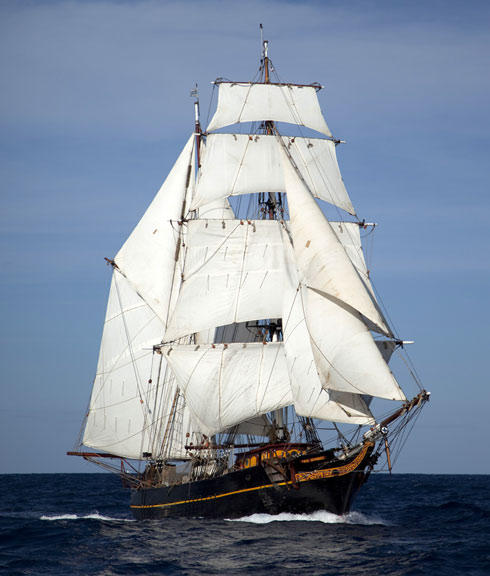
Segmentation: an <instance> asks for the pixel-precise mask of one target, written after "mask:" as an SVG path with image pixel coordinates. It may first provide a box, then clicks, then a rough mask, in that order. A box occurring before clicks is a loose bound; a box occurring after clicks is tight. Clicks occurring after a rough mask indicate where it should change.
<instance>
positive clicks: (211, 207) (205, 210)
mask: <svg viewBox="0 0 490 576" xmlns="http://www.w3.org/2000/svg"><path fill="white" fill-rule="evenodd" d="M191 210H194V208H192V207H191ZM234 217H235V214H234V213H233V210H232V208H231V206H230V203H229V201H228V198H217V199H216V200H212V201H211V202H209V203H207V204H206V205H205V206H202V207H201V208H200V210H199V218H201V219H203V220H204V219H205V220H211V219H216V220H231V219H233V218H234Z"/></svg>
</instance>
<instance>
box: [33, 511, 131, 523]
mask: <svg viewBox="0 0 490 576" xmlns="http://www.w3.org/2000/svg"><path fill="white" fill-rule="evenodd" d="M40 520H49V521H52V520H104V521H106V522H134V520H133V519H131V518H113V517H111V516H103V515H102V514H99V513H98V512H95V513H93V514H84V515H78V514H57V515H53V516H46V515H45V516H41V517H40Z"/></svg>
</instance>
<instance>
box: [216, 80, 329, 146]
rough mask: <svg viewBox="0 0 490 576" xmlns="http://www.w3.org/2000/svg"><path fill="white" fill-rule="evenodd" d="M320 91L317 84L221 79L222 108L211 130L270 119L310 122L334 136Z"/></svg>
mask: <svg viewBox="0 0 490 576" xmlns="http://www.w3.org/2000/svg"><path fill="white" fill-rule="evenodd" d="M316 92H317V90H316V87H314V86H296V85H291V84H250V83H244V84H236V83H230V82H220V83H219V97H218V108H217V110H216V112H215V114H214V116H213V118H212V119H211V122H210V123H209V126H208V128H207V131H208V132H213V131H214V130H218V129H219V128H223V127H224V126H230V125H232V124H237V123H240V122H257V121H259V122H260V121H263V120H270V121H274V122H287V123H289V124H296V125H301V126H306V127H308V128H312V129H313V130H316V131H317V132H321V133H322V134H325V135H326V136H330V137H331V136H332V134H331V132H330V130H329V128H328V126H327V123H326V122H325V119H324V118H323V116H322V112H321V110H320V104H319V103H318V97H317V94H316Z"/></svg>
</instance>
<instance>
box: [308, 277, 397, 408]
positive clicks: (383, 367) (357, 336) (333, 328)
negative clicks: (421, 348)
mask: <svg viewBox="0 0 490 576" xmlns="http://www.w3.org/2000/svg"><path fill="white" fill-rule="evenodd" d="M300 292H301V298H302V306H303V310H304V314H305V319H306V325H307V328H308V332H309V334H310V340H311V346H312V350H313V357H314V358H315V365H316V368H317V370H318V373H319V376H320V381H321V382H322V386H324V387H325V388H327V389H332V390H337V391H340V392H351V393H355V394H369V395H370V396H378V397H380V398H387V399H389V400H405V396H404V394H403V392H402V391H401V389H400V387H399V386H398V383H397V381H396V380H395V377H394V376H393V374H392V373H391V371H390V369H389V368H388V365H387V364H386V362H385V361H384V359H383V357H382V355H381V353H380V351H379V349H378V347H377V346H376V343H375V342H374V339H373V337H372V335H371V332H370V331H369V329H368V328H367V326H366V324H365V323H364V322H363V321H362V320H361V318H360V317H358V316H356V315H355V314H353V313H352V311H350V310H346V309H345V308H344V307H343V306H342V305H339V304H338V303H335V302H332V301H331V300H330V299H329V298H325V297H324V296H323V295H320V294H318V293H317V292H315V291H314V290H311V289H310V288H308V287H307V286H306V285H305V284H302V285H301V291H300Z"/></svg>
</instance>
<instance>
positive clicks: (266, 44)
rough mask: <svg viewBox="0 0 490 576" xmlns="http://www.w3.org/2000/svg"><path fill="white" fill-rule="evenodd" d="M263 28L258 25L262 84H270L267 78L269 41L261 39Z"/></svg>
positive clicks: (268, 77)
mask: <svg viewBox="0 0 490 576" xmlns="http://www.w3.org/2000/svg"><path fill="white" fill-rule="evenodd" d="M262 31H263V27H262V24H261V25H260V43H261V44H262V63H263V65H264V82H265V84H270V76H269V55H268V54H269V41H268V40H264V39H263V37H262Z"/></svg>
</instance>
